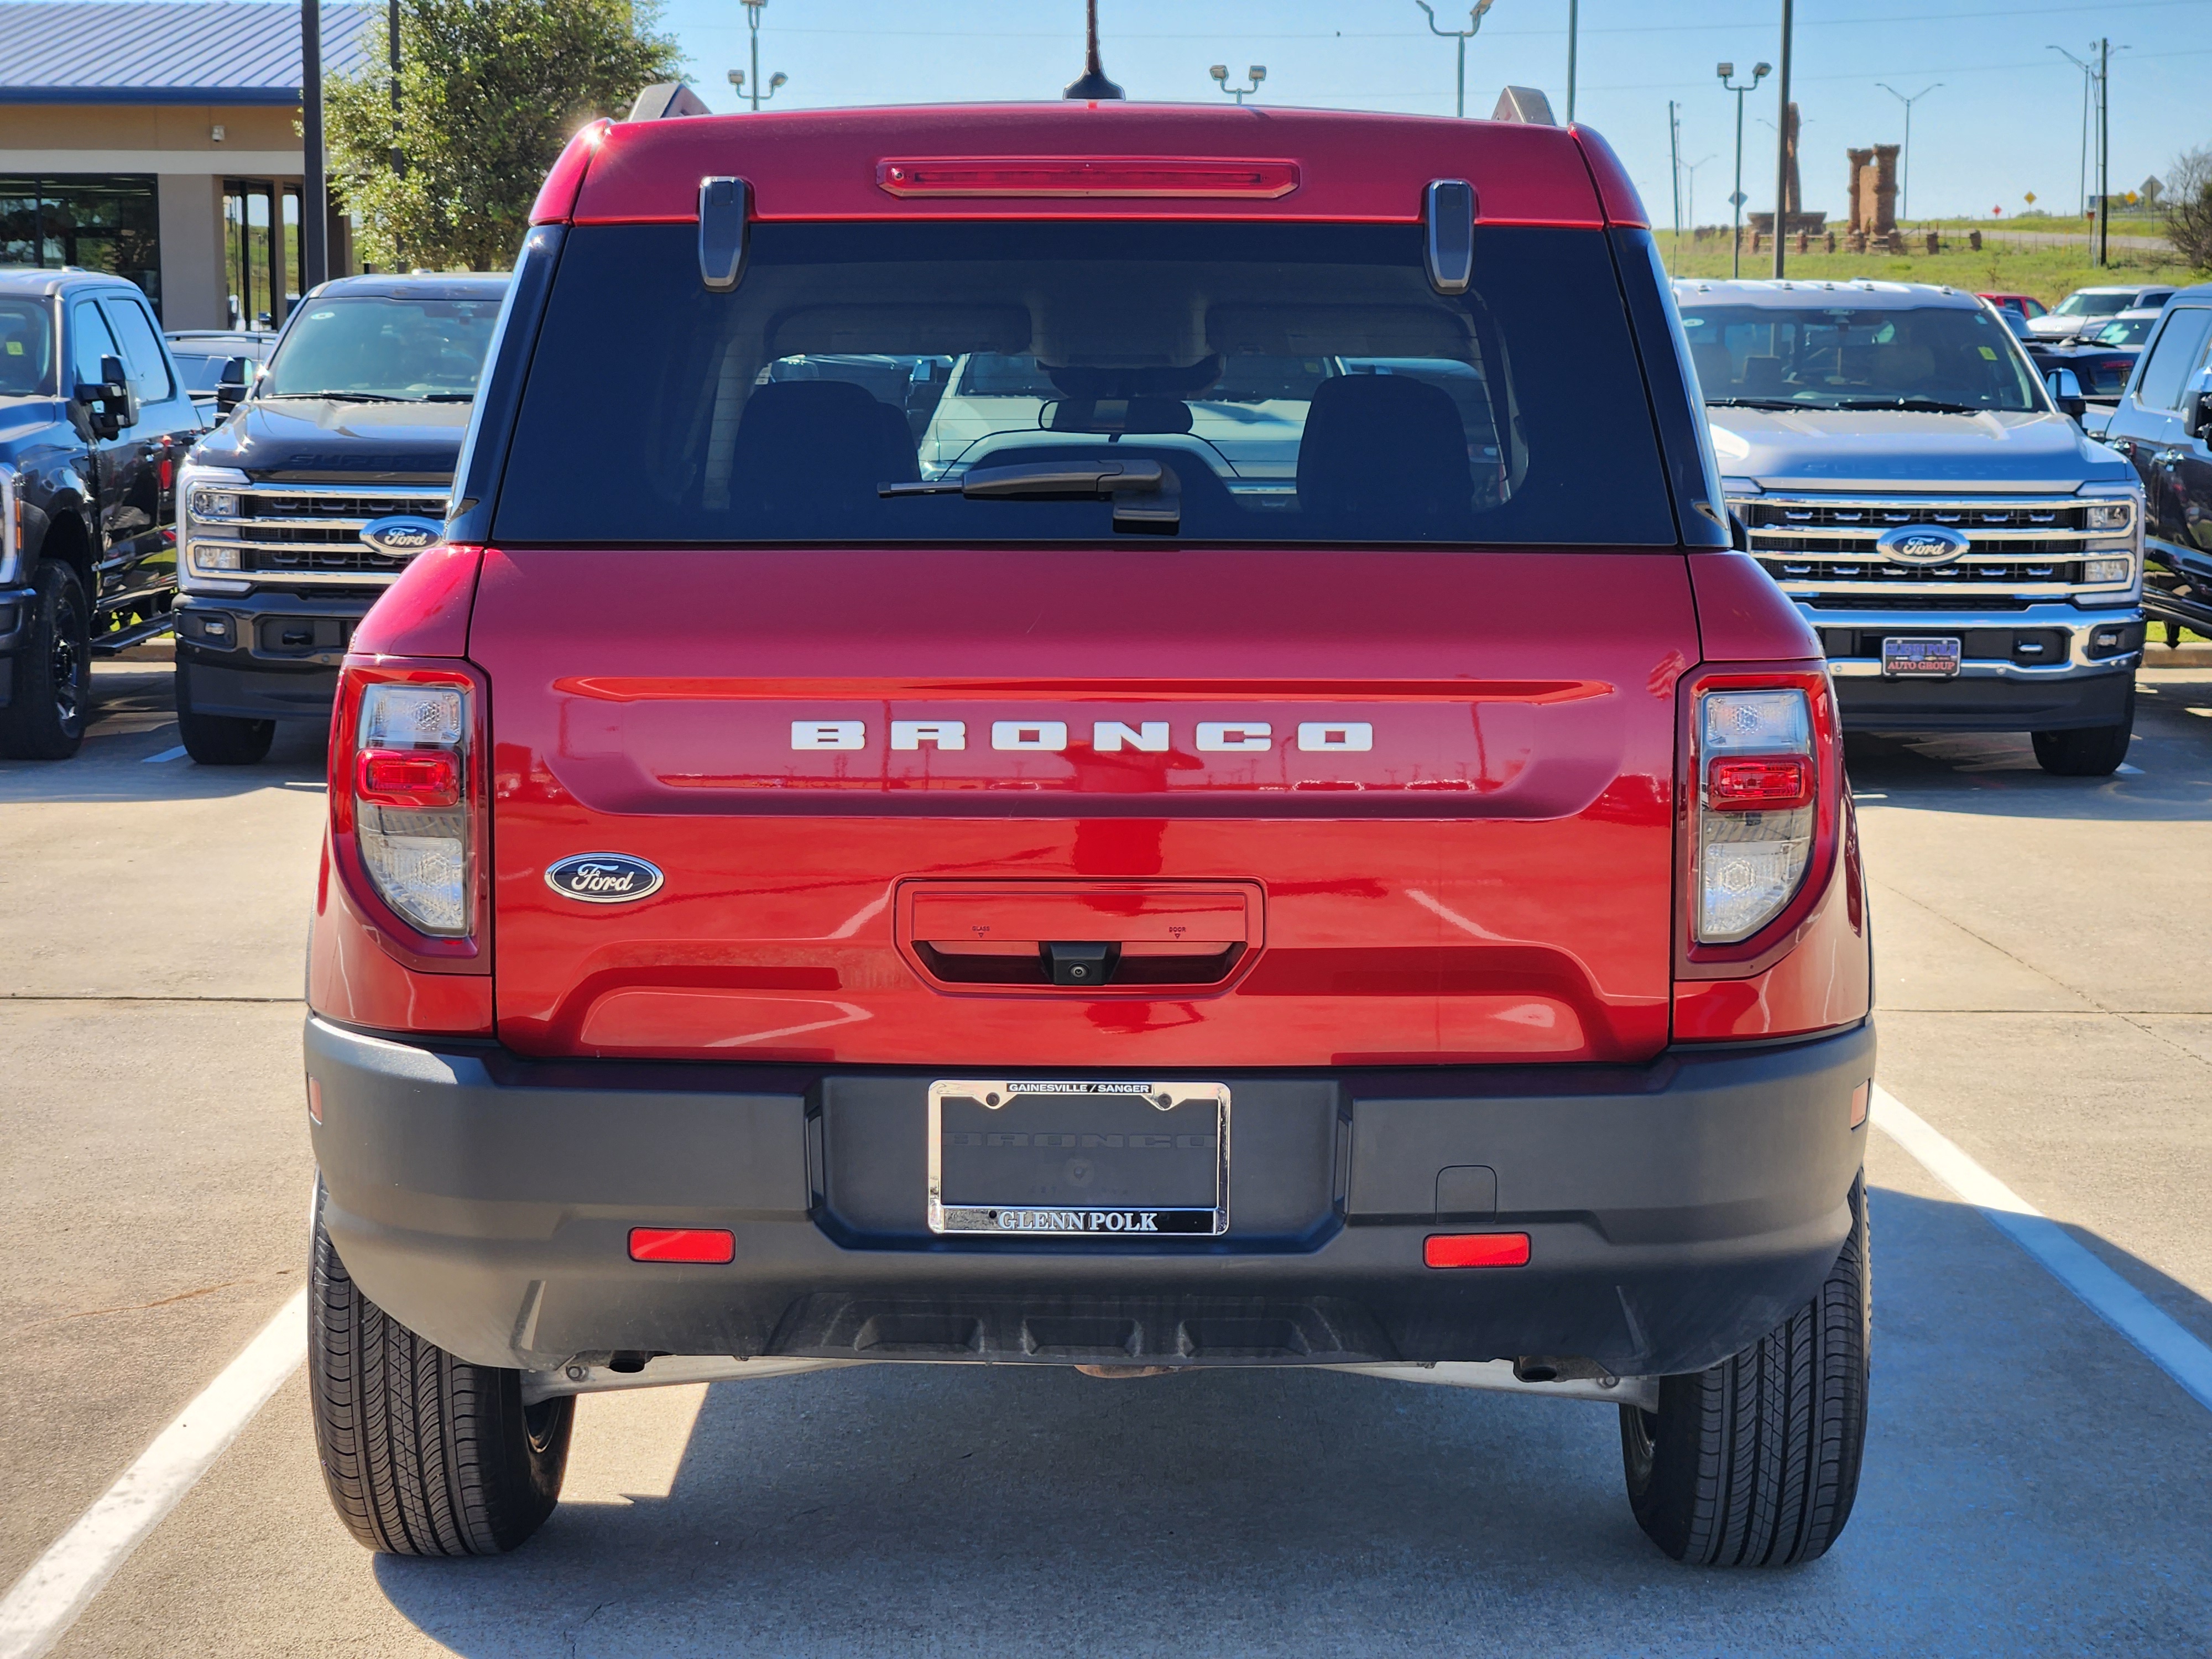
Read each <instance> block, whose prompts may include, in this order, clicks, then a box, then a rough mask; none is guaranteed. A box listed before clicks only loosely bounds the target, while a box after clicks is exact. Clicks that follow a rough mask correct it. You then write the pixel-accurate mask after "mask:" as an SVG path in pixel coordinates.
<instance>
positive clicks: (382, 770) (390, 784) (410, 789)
mask: <svg viewBox="0 0 2212 1659" xmlns="http://www.w3.org/2000/svg"><path fill="white" fill-rule="evenodd" d="M353 792H354V793H355V794H356V795H358V796H360V797H361V799H363V800H365V801H367V802H368V804H369V805H372V806H412V807H425V806H429V807H437V806H454V805H459V803H460V799H461V757H460V756H459V755H458V754H457V753H455V752H454V751H453V750H451V749H364V750H362V751H361V753H360V755H359V756H358V757H356V759H355V761H354V768H353Z"/></svg>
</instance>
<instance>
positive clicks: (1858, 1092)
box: [316, 1083, 1874, 1129]
mask: <svg viewBox="0 0 2212 1659" xmlns="http://www.w3.org/2000/svg"><path fill="white" fill-rule="evenodd" d="M1873 1091H1874V1085H1873V1084H1871V1083H1862V1084H1860V1085H1859V1086H1858V1087H1857V1088H1856V1089H1854V1090H1852V1091H1851V1127H1853V1128H1854V1129H1856V1128H1857V1127H1859V1125H1860V1124H1862V1123H1863V1122H1865V1121H1866V1119H1867V1100H1868V1097H1869V1095H1870V1094H1871V1093H1872V1092H1873ZM316 1121H317V1122H320V1121H322V1120H321V1119H319V1118H318V1119H317V1120H316Z"/></svg>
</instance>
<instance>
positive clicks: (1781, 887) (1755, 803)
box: [1695, 688, 1817, 945]
mask: <svg viewBox="0 0 2212 1659" xmlns="http://www.w3.org/2000/svg"><path fill="white" fill-rule="evenodd" d="M1697 756H1698V767H1699V776H1698V779H1697V792H1698V793H1697V803H1698V812H1697V841H1696V848H1697V854H1696V857H1697V863H1696V870H1695V890H1696V893H1697V921H1696V930H1697V938H1698V940H1699V943H1700V944H1705V945H1732V944H1734V943H1735V942H1736V941H1737V940H1739V939H1748V938H1750V937H1751V935H1752V934H1753V933H1757V932H1758V931H1759V929H1760V928H1761V927H1765V925H1766V924H1767V923H1768V922H1770V921H1773V920H1774V918H1775V917H1776V916H1777V915H1780V914H1781V912H1782V909H1783V908H1784V906H1785V905H1787V904H1788V903H1789V902H1790V899H1791V898H1793V897H1794V896H1796V892H1797V889H1798V886H1799V885H1800V884H1802V882H1803V881H1804V879H1805V866H1806V865H1807V863H1808V861H1809V860H1810V859H1811V857H1812V852H1813V832H1814V790H1815V785H1816V782H1817V778H1816V770H1817V769H1816V767H1815V764H1814V748H1813V719H1812V709H1811V705H1810V703H1809V702H1808V699H1807V697H1806V695H1805V693H1804V692H1802V691H1801V690H1796V689H1794V688H1792V689H1789V690H1755V691H1753V690H1741V691H1738V690H1730V691H1707V692H1704V693H1702V694H1701V695H1700V696H1699V698H1698V711H1697Z"/></svg>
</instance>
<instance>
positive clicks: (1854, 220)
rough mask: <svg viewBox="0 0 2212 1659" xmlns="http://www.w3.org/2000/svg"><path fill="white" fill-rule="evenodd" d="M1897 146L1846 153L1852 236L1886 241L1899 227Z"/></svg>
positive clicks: (1875, 147) (1883, 145)
mask: <svg viewBox="0 0 2212 1659" xmlns="http://www.w3.org/2000/svg"><path fill="white" fill-rule="evenodd" d="M1898 148H1899V147H1898V146H1897V145H1895V144H1876V145H1875V146H1874V148H1873V149H1854V150H1847V151H1845V152H1844V153H1845V154H1846V155H1849V156H1850V161H1851V194H1850V203H1851V225H1850V229H1851V234H1852V235H1854V236H1857V237H1866V238H1870V239H1872V240H1875V241H1878V242H1887V240H1889V238H1890V234H1891V233H1892V232H1893V231H1895V230H1896V228H1897V152H1898Z"/></svg>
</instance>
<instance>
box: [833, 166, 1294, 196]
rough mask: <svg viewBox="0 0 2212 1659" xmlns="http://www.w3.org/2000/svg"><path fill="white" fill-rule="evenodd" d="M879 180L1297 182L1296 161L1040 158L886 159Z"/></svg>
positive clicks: (1164, 192)
mask: <svg viewBox="0 0 2212 1659" xmlns="http://www.w3.org/2000/svg"><path fill="white" fill-rule="evenodd" d="M876 183H877V184H878V185H879V186H880V187H882V188H883V189H884V190H887V191H890V193H891V194H892V195H894V196H1185V197H1189V196H1200V197H1207V196H1211V197H1225V196H1227V197H1234V196H1243V197H1253V198H1256V199H1258V200H1261V201H1268V200H1272V199H1273V198H1274V197H1278V196H1288V195H1289V194H1290V193H1291V191H1294V190H1296V189H1297V187H1298V164H1297V162H1296V161H1212V160H1198V159H1194V158H1168V157H1163V156H1124V157H1112V156H1082V155H1066V156H1061V155H1041V156H1034V157H1030V158H1026V159H1024V158H1020V157H1014V156H980V157H974V158H957V157H945V158H941V159H939V160H936V161H925V160H919V159H917V160H913V161H878V162H877V163H876Z"/></svg>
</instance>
